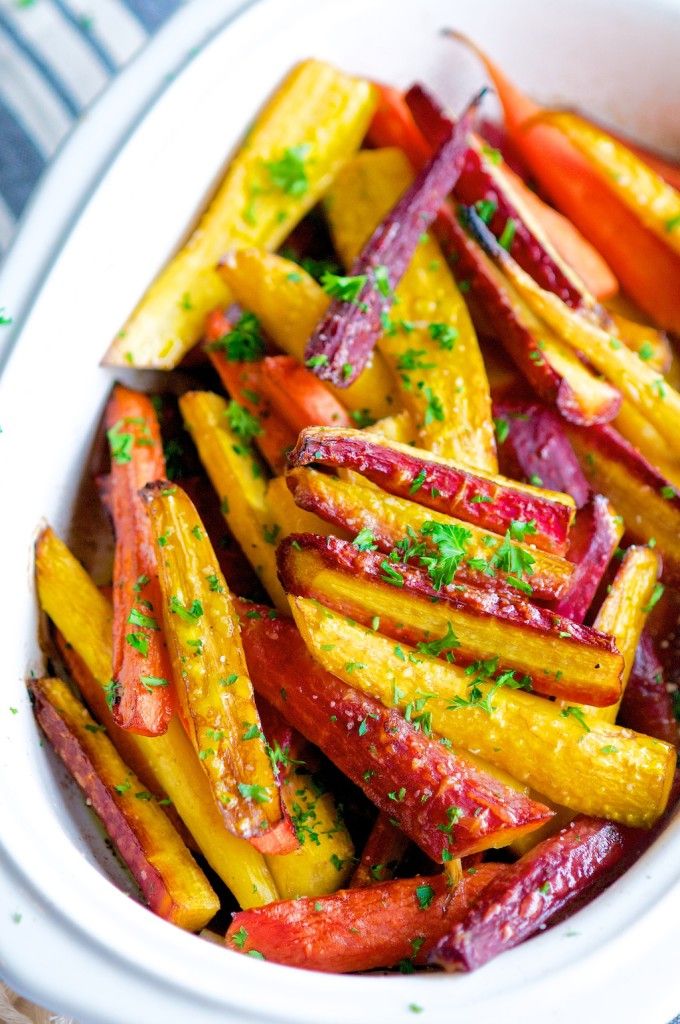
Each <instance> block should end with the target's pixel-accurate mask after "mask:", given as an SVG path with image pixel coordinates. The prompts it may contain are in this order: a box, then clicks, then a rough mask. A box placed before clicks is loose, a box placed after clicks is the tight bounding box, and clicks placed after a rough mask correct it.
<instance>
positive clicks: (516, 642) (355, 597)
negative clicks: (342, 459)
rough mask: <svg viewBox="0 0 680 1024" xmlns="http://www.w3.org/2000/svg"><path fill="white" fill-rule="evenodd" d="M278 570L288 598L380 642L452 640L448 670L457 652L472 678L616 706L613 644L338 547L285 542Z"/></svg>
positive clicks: (446, 649) (531, 609) (521, 604)
mask: <svg viewBox="0 0 680 1024" xmlns="http://www.w3.org/2000/svg"><path fill="white" fill-rule="evenodd" d="M452 537H455V534H453V535H449V539H451V538H452ZM454 544H455V542H454ZM277 560H278V565H279V576H280V579H281V582H282V583H283V585H284V588H285V589H286V590H287V591H288V593H289V595H290V594H293V595H295V596H296V597H307V598H311V599H312V600H314V601H318V602H319V603H320V604H322V605H325V606H326V607H327V608H331V609H332V610H334V611H337V612H341V613H342V614H344V615H346V616H348V617H349V618H352V619H354V620H356V621H358V622H360V623H362V625H364V626H370V625H371V624H372V620H373V619H374V617H375V616H377V617H378V619H379V626H380V630H381V631H382V633H383V634H385V635H387V636H389V637H391V638H392V639H393V640H395V641H403V642H404V643H406V644H410V645H411V646H415V645H416V644H418V645H419V646H421V649H422V645H425V647H426V648H427V645H428V643H431V642H432V638H433V637H437V638H439V639H441V640H444V639H446V638H449V642H448V644H447V643H443V644H439V645H438V646H437V645H436V644H435V654H436V655H437V656H439V657H442V658H444V659H446V660H449V658H450V656H451V651H452V650H454V649H455V651H456V660H457V661H460V662H463V663H464V664H470V665H473V666H475V667H474V668H472V670H471V671H472V672H475V671H478V669H479V665H480V664H485V663H487V662H488V661H489V659H490V660H491V664H492V665H493V666H494V671H495V670H496V669H497V668H500V669H502V670H504V671H505V672H506V673H507V671H511V672H518V673H520V674H521V675H527V676H529V677H530V678H531V685H532V688H533V689H534V690H536V691H537V692H538V693H543V694H547V695H549V696H558V697H562V698H563V699H565V700H582V701H585V700H587V701H588V703H590V704H593V705H597V706H598V707H602V706H605V707H606V706H608V705H610V704H613V703H614V702H615V701H617V700H618V699H619V697H620V696H621V690H622V687H621V675H622V671H623V659H622V658H621V655H620V654H619V652H618V650H617V648H616V645H615V643H614V641H613V639H612V637H611V636H608V635H607V634H606V632H605V631H604V630H602V631H600V630H596V629H591V628H590V627H586V626H581V625H577V624H576V623H574V622H571V621H570V620H569V619H564V618H561V617H560V616H558V615H556V614H555V613H554V612H552V611H548V610H547V609H545V608H539V607H538V606H537V605H533V604H530V603H529V601H527V600H526V599H524V598H523V597H517V598H514V599H510V598H509V597H507V596H506V594H505V593H503V592H501V593H496V592H494V591H491V590H488V589H487V590H481V589H477V588H475V587H472V586H466V587H464V588H460V587H459V586H458V585H457V584H456V583H451V584H446V583H442V585H441V587H439V588H437V587H436V586H435V585H434V582H433V581H432V580H431V578H430V577H429V576H428V575H427V574H426V573H425V572H424V571H423V570H421V569H417V568H415V567H413V566H410V565H404V564H401V563H398V562H391V561H388V560H387V559H386V558H385V556H384V555H383V554H382V553H380V552H377V551H368V550H359V549H358V548H357V547H356V546H355V545H354V544H351V543H348V542H347V541H342V540H339V539H338V538H337V537H319V536H318V535H316V534H309V533H306V534H305V533H301V534H291V535H290V536H288V537H286V539H285V540H284V541H282V543H281V544H280V545H279V548H278V552H277ZM402 653H403V652H402ZM396 657H398V655H396ZM513 678H514V676H513ZM515 685H517V683H515ZM520 685H521V684H520Z"/></svg>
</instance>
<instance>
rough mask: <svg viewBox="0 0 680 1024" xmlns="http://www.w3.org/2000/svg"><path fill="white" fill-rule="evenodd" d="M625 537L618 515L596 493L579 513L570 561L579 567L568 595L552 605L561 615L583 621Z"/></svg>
mask: <svg viewBox="0 0 680 1024" xmlns="http://www.w3.org/2000/svg"><path fill="white" fill-rule="evenodd" d="M622 535H623V523H622V520H621V516H617V515H616V514H615V512H614V511H613V509H612V506H611V505H610V504H609V502H608V501H607V499H606V498H605V496H604V495H603V494H595V495H594V496H593V497H592V498H591V500H590V501H589V502H588V503H587V504H586V505H584V506H583V508H580V509H579V510H578V512H577V513H576V521H575V523H574V528H573V529H572V531H571V544H570V546H569V551H568V552H567V558H568V559H569V560H570V561H572V562H574V563H575V564H576V570H575V571H574V574H573V576H572V577H571V579H570V581H569V586H568V589H567V591H566V593H565V594H563V595H562V597H560V598H558V599H557V600H556V601H554V602H553V603H552V604H551V608H552V609H553V611H555V612H556V613H557V615H563V616H564V617H565V618H566V619H571V620H572V622H583V620H584V619H585V617H586V613H587V611H588V609H589V608H590V606H591V604H592V603H593V600H594V599H595V595H596V593H597V589H598V587H599V586H600V583H601V582H602V580H603V579H604V575H605V573H606V571H607V568H608V566H609V564H610V562H611V560H612V558H613V557H614V553H615V551H616V549H617V547H618V544H619V541H620V540H621V537H622Z"/></svg>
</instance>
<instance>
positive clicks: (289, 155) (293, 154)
mask: <svg viewBox="0 0 680 1024" xmlns="http://www.w3.org/2000/svg"><path fill="white" fill-rule="evenodd" d="M309 150H310V147H309V145H307V144H304V145H301V146H288V147H287V149H285V150H284V152H283V156H282V157H281V159H280V160H273V161H271V162H270V163H265V165H264V166H265V168H266V170H267V173H268V174H269V177H270V179H271V182H272V184H273V185H275V186H276V187H277V188H280V189H281V191H282V192H285V193H286V195H288V196H303V195H304V194H305V193H306V192H307V190H308V189H309V181H308V179H307V171H306V168H305V161H306V160H307V157H308V156H309Z"/></svg>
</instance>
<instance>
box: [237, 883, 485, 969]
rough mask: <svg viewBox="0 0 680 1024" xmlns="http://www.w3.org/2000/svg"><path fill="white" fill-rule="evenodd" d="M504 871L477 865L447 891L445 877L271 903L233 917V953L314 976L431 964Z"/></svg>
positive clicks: (386, 884) (346, 890) (373, 886)
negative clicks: (443, 941)
mask: <svg viewBox="0 0 680 1024" xmlns="http://www.w3.org/2000/svg"><path fill="white" fill-rule="evenodd" d="M503 870H504V868H503V867H502V866H501V865H500V864H480V866H479V867H478V868H473V869H472V872H473V873H468V874H465V875H464V876H463V878H462V880H461V881H460V883H459V884H458V885H457V886H456V887H455V888H454V889H451V888H449V886H448V884H447V879H446V876H445V875H443V874H442V875H433V876H431V877H423V876H421V877H417V878H403V879H400V880H399V881H396V882H384V883H383V884H382V885H372V886H367V887H365V888H362V889H341V890H340V891H339V892H336V893H333V894H332V895H331V896H323V897H321V899H314V898H312V897H306V898H305V899H299V900H283V901H279V902H278V903H270V904H269V905H268V906H266V907H262V908H260V909H258V910H244V911H241V912H240V913H237V914H234V919H233V921H232V923H231V925H230V927H229V931H228V932H227V935H226V943H227V945H228V946H229V948H230V949H238V950H240V951H241V952H242V953H246V954H249V955H251V956H257V955H258V954H260V956H261V957H262V958H263V959H265V960H274V961H275V962H276V963H280V964H288V965H289V966H291V967H306V968H308V969H311V970H316V971H335V972H339V973H347V972H349V971H369V970H371V969H373V968H377V967H393V966H394V965H395V964H397V963H403V964H404V965H405V968H406V969H408V966H410V965H413V964H422V963H426V962H427V957H428V954H429V952H430V950H431V949H432V948H433V947H434V945H435V943H436V942H437V941H438V940H439V939H440V938H442V937H443V936H444V935H446V934H447V933H449V932H450V931H451V930H452V929H453V927H454V926H455V925H456V924H457V922H458V921H460V920H462V919H463V917H464V915H465V913H466V912H467V909H468V908H469V907H470V906H472V904H473V903H474V901H475V899H476V898H477V896H478V895H480V894H481V892H482V891H483V890H484V889H485V888H486V886H487V885H488V884H489V883H490V882H491V881H492V880H493V879H494V878H496V877H497V875H498V874H499V872H502V871H503Z"/></svg>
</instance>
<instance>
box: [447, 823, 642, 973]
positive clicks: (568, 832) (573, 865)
mask: <svg viewBox="0 0 680 1024" xmlns="http://www.w3.org/2000/svg"><path fill="white" fill-rule="evenodd" d="M639 843H640V834H639V833H638V832H636V831H635V830H633V829H626V828H624V827H622V826H621V825H615V824H614V823H613V822H606V821H602V820H601V819H600V818H586V817H585V816H584V815H582V816H580V817H578V818H576V819H575V820H574V821H573V822H571V824H569V825H567V827H566V828H563V829H562V830H561V831H560V832H558V834H557V835H555V836H550V838H548V839H545V840H544V841H543V842H542V843H539V844H538V846H535V847H534V848H533V850H531V851H530V852H529V853H527V854H526V855H525V856H524V857H522V858H520V860H518V861H517V863H515V864H512V865H510V866H509V867H507V868H506V869H505V871H503V873H502V874H499V875H498V876H497V877H496V878H495V879H493V880H492V881H491V883H490V884H489V886H488V887H487V888H486V889H485V890H484V891H483V892H482V893H481V895H480V896H479V898H478V899H477V901H476V902H475V903H474V905H473V906H472V907H471V909H470V910H469V911H468V913H467V914H466V916H465V917H464V918H463V920H462V921H460V922H458V923H457V924H456V925H454V927H453V929H452V930H451V931H450V932H449V934H448V935H447V936H446V937H445V938H443V939H441V940H440V941H439V943H438V944H437V946H436V947H435V949H434V950H433V952H432V954H431V956H430V959H431V960H432V961H433V962H434V963H437V964H439V965H440V966H442V967H444V968H445V969H446V970H447V971H473V970H475V969H476V968H478V967H482V966H483V964H485V963H487V962H488V961H489V960H492V959H493V957H495V956H498V954H499V953H502V952H504V951H505V950H506V949H512V948H513V946H516V945H518V943H520V942H522V941H523V940H524V939H526V938H528V937H529V936H530V935H534V934H535V932H537V931H538V930H539V929H540V928H541V927H542V926H544V925H545V924H546V922H547V921H549V920H550V919H551V918H552V917H553V916H554V915H555V914H557V913H558V912H559V911H560V910H562V909H563V908H564V907H566V906H567V905H568V904H569V903H571V902H572V901H573V900H575V899H576V898H577V897H578V896H580V895H581V893H583V892H584V891H585V890H587V889H588V887H589V886H591V885H593V884H594V883H595V882H597V881H598V880H599V879H603V878H605V877H606V876H607V874H608V873H609V872H610V871H611V870H612V868H614V867H615V866H616V865H617V864H618V863H619V862H620V861H621V860H622V858H623V857H624V855H625V854H626V853H630V852H632V851H634V850H635V848H636V847H637V846H638V845H639Z"/></svg>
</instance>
